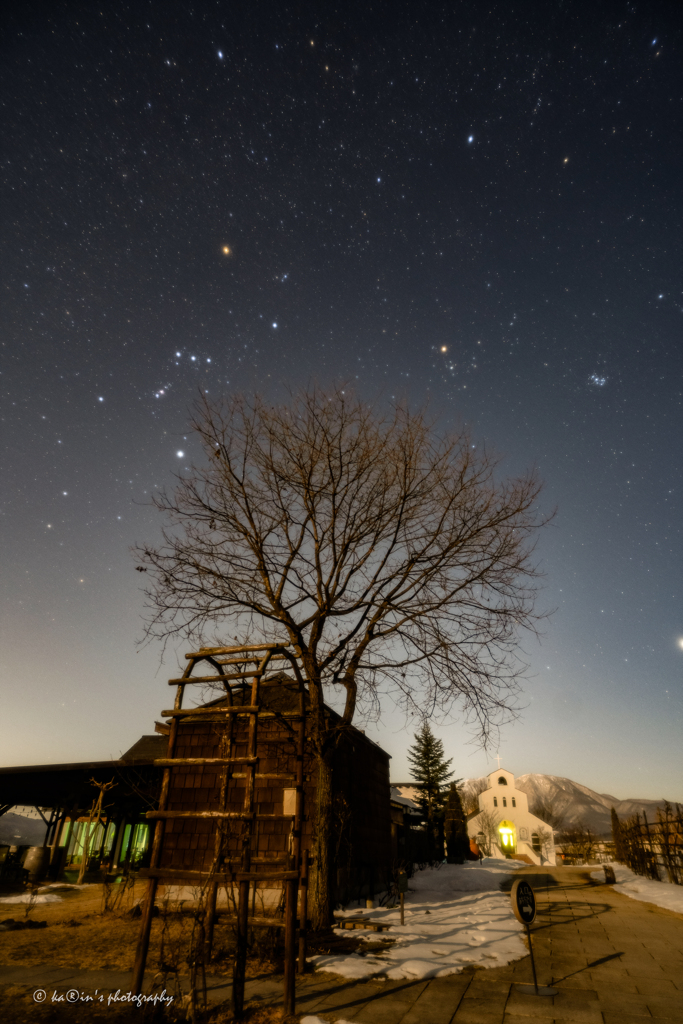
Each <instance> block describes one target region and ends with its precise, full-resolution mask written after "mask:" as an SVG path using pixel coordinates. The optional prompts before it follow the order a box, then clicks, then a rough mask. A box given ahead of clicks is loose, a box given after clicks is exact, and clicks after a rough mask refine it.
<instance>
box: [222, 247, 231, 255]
mask: <svg viewBox="0 0 683 1024" xmlns="http://www.w3.org/2000/svg"><path fill="white" fill-rule="evenodd" d="M223 255H224V256H229V255H230V246H229V245H224V246H223Z"/></svg>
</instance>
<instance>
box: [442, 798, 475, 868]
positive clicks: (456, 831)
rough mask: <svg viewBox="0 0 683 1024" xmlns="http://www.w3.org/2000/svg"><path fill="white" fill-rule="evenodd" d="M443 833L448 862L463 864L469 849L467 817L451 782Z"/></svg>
mask: <svg viewBox="0 0 683 1024" xmlns="http://www.w3.org/2000/svg"><path fill="white" fill-rule="evenodd" d="M444 831H445V833H446V848H447V851H448V852H447V859H448V863H449V864H464V863H465V861H466V859H467V854H468V853H469V849H470V838H469V836H468V834H467V818H466V817H465V812H464V810H463V806H462V800H461V799H460V793H459V791H458V787H457V786H456V784H455V783H454V782H451V785H450V789H449V790H448V798H447V800H446V811H445V830H444Z"/></svg>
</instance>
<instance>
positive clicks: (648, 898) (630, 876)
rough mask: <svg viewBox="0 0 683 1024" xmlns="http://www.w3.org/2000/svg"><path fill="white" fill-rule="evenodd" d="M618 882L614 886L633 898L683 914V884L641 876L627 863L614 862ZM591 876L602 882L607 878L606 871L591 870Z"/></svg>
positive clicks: (618, 890)
mask: <svg viewBox="0 0 683 1024" xmlns="http://www.w3.org/2000/svg"><path fill="white" fill-rule="evenodd" d="M612 867H613V868H614V874H615V876H616V879H617V884H616V885H613V886H612V888H613V889H616V891H617V892H620V893H622V894H623V895H624V896H630V897H631V899H633V900H642V901H643V902H644V903H654V904H655V905H656V906H658V907H662V908H663V909H664V910H673V911H674V912H675V913H677V914H683V885H672V884H670V883H669V882H655V881H654V879H652V878H641V876H640V875H636V874H635V873H634V872H633V871H631V869H630V868H627V867H626V865H625V864H614V863H613V864H612ZM591 878H595V879H598V880H599V881H601V882H604V880H605V872H604V871H603V870H602V869H601V870H600V871H591Z"/></svg>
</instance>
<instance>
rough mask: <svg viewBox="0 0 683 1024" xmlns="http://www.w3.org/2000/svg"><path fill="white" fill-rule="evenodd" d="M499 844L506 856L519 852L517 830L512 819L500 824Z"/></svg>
mask: <svg viewBox="0 0 683 1024" xmlns="http://www.w3.org/2000/svg"><path fill="white" fill-rule="evenodd" d="M498 836H499V839H498V845H499V846H500V848H501V850H502V851H503V853H504V855H505V856H506V857H512V855H513V854H514V853H516V852H517V830H516V829H515V826H514V824H513V823H512V822H511V821H501V823H500V825H499V826H498Z"/></svg>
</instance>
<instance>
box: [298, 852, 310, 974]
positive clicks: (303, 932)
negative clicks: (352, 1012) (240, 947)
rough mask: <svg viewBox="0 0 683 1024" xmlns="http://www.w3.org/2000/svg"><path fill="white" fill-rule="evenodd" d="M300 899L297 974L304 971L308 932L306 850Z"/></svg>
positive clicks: (302, 860) (300, 881) (303, 857)
mask: <svg viewBox="0 0 683 1024" xmlns="http://www.w3.org/2000/svg"><path fill="white" fill-rule="evenodd" d="M299 887H300V888H299V892H300V894H301V900H300V904H299V974H305V973H306V938H307V932H308V850H304V851H303V853H302V855H301V878H300V880H299Z"/></svg>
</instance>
